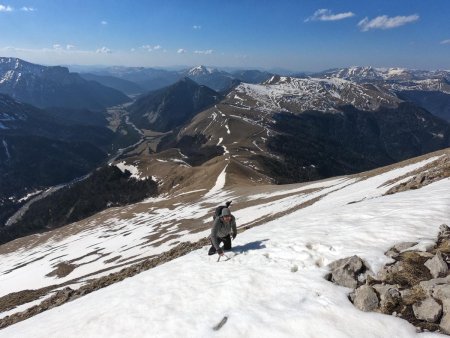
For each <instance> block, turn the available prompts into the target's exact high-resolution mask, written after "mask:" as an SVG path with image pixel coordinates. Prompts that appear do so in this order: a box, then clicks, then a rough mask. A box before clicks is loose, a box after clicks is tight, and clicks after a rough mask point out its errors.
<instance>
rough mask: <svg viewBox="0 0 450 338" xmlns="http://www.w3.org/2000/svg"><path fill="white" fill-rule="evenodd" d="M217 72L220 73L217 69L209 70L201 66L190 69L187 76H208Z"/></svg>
mask: <svg viewBox="0 0 450 338" xmlns="http://www.w3.org/2000/svg"><path fill="white" fill-rule="evenodd" d="M216 72H218V70H217V69H215V68H207V67H205V66H203V65H200V66H196V67H193V68H191V69H189V70H188V72H187V76H199V75H208V74H212V73H216Z"/></svg>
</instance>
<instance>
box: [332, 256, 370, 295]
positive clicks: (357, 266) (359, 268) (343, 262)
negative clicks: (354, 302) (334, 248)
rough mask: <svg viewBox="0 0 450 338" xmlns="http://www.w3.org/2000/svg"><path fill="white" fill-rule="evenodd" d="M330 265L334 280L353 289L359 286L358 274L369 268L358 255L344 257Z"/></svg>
mask: <svg viewBox="0 0 450 338" xmlns="http://www.w3.org/2000/svg"><path fill="white" fill-rule="evenodd" d="M328 266H329V268H330V270H331V281H332V282H334V283H336V284H337V285H341V286H345V287H347V288H352V289H354V288H356V287H357V286H358V276H359V275H360V274H362V273H364V272H365V271H366V270H367V266H366V265H365V264H364V262H363V260H362V259H361V258H359V257H358V256H352V257H346V258H342V259H339V260H337V261H334V262H332V263H330V264H329V265H328Z"/></svg>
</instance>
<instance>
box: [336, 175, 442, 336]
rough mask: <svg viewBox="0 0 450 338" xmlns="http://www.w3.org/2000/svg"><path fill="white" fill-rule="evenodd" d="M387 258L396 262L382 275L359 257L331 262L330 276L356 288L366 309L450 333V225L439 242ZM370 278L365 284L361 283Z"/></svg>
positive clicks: (395, 249) (408, 245) (353, 297)
mask: <svg viewBox="0 0 450 338" xmlns="http://www.w3.org/2000/svg"><path fill="white" fill-rule="evenodd" d="M422 178H423V177H422ZM422 178H420V179H418V178H417V177H416V180H414V181H415V184H419V182H421V183H420V184H423V183H426V182H427V179H426V178H425V179H422ZM412 189H414V188H412ZM386 256H388V257H390V258H391V261H390V262H389V263H388V264H386V265H385V266H384V267H382V268H381V269H380V271H379V272H378V274H377V276H376V278H374V277H373V276H371V275H370V274H368V273H369V272H370V271H369V270H368V269H367V267H365V266H364V262H362V260H361V259H360V258H358V257H357V256H353V257H347V258H345V259H341V260H338V261H336V262H333V263H331V264H330V265H329V267H330V269H331V273H330V274H329V275H328V278H329V280H330V281H333V282H335V283H336V284H339V285H343V286H347V287H351V288H353V291H352V292H350V294H349V299H350V301H351V302H352V303H353V304H354V305H355V307H356V308H358V309H360V310H362V311H375V312H379V313H385V314H392V315H393V316H396V317H401V318H402V319H405V320H407V321H408V322H410V323H411V324H412V325H414V326H415V327H416V328H417V331H418V332H429V331H431V332H436V331H437V332H440V333H446V334H448V335H450V271H449V268H448V263H447V261H448V262H450V228H449V227H448V226H447V225H445V224H443V225H441V227H440V232H439V236H438V238H437V240H436V241H433V240H431V239H424V240H422V241H420V242H419V243H414V242H403V243H399V244H396V245H394V246H392V247H391V248H390V249H389V250H388V251H387V252H386ZM364 279H365V285H361V283H362V281H363V280H364Z"/></svg>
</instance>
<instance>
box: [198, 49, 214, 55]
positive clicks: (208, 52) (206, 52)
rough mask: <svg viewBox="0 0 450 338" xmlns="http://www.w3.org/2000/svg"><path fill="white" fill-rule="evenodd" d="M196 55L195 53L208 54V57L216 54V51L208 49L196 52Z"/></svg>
mask: <svg viewBox="0 0 450 338" xmlns="http://www.w3.org/2000/svg"><path fill="white" fill-rule="evenodd" d="M194 53H195V54H206V55H209V54H212V53H214V51H213V50H212V49H207V50H195V51H194Z"/></svg>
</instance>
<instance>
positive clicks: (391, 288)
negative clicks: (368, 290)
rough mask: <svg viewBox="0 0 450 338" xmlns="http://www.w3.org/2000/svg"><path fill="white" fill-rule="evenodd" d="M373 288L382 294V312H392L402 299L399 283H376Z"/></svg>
mask: <svg viewBox="0 0 450 338" xmlns="http://www.w3.org/2000/svg"><path fill="white" fill-rule="evenodd" d="M373 288H374V289H375V290H376V291H377V292H378V294H379V295H380V310H381V312H382V313H390V312H391V311H392V309H393V308H395V306H396V305H397V304H398V303H399V302H400V300H401V295H400V291H399V290H398V285H391V284H375V285H373Z"/></svg>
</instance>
